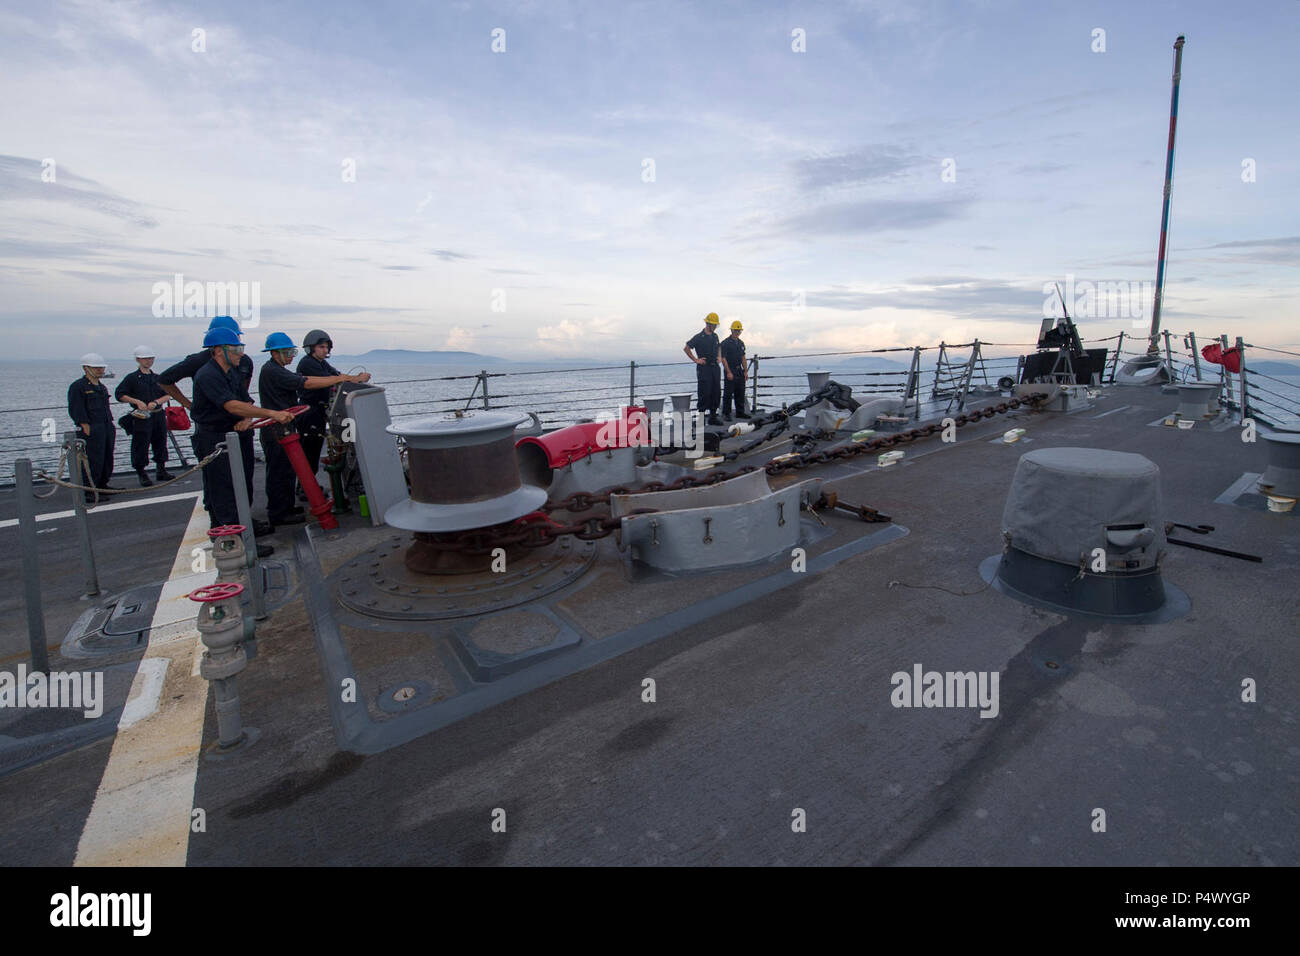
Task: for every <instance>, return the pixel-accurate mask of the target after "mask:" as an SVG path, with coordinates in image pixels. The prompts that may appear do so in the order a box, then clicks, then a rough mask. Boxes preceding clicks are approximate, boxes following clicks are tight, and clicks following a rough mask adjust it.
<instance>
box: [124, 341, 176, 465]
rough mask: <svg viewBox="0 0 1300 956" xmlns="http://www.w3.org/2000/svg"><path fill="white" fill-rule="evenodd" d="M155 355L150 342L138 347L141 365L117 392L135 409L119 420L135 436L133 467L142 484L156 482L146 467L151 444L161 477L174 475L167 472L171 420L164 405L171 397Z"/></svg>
mask: <svg viewBox="0 0 1300 956" xmlns="http://www.w3.org/2000/svg"><path fill="white" fill-rule="evenodd" d="M154 357H155V356H154V351H153V349H151V348H149V347H148V346H147V345H141V346H139V347H137V348H136V350H135V363H136V365H138V366H139V368H137V369H136V370H135V371H134V372H132V373H131V374H130V375H127V376H126V377H125V378H123V379H122V381H121V384H119V385H118V386H117V389H116V390H115V391H114V392H113V397H114V398H116V399H117V400H118V401H119V402H126V403H127V404H128V405H130V406H131V407H132V408H133V409H135V411H134V412H133V413H131V414H128V415H124V416H122V418H121V419H120V420H119V421H120V424H121V425H122V428H123V430H124V431H126V433H127V434H129V435H130V436H131V467H132V468H134V469H135V473H136V475H138V476H139V478H140V487H142V488H147V487H149V486H150V485H152V484H153V482H152V481H151V480H150V479H149V475H148V473H147V472H146V471H145V468H147V467H148V465H149V451H150V449H151V448H152V450H153V460H154V464H155V465H156V466H157V471H156V474H157V475H158V480H159V481H169V480H170V479H171V477H172V476H171V475H170V474H168V472H167V420H166V416H165V415H164V414H163V406H165V405H166V404H167V403H168V402H169V401H170V400H171V399H170V398H169V397H168V396H167V393H166V392H165V391H163V387H162V384H161V383H160V382H159V381H158V376H157V375H156V374H155V373H154V371H153V360H154Z"/></svg>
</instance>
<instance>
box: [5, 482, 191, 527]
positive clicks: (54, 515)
mask: <svg viewBox="0 0 1300 956" xmlns="http://www.w3.org/2000/svg"><path fill="white" fill-rule="evenodd" d="M202 494H203V492H201V491H187V492H184V493H183V494H179V495H160V496H159V497H157V498H141V499H139V500H137V501H116V502H113V503H112V504H107V505H96V506H94V507H92V508H88V509H87V510H88V511H89V512H90V513H91V514H92V515H95V514H99V513H100V512H101V511H125V510H126V509H127V508H142V507H144V506H145V505H160V504H162V503H164V502H166V501H184V500H185V499H186V498H198V497H199V496H200V495H202ZM74 515H76V512H75V511H51V512H48V513H47V514H43V515H37V516H36V520H37V521H59V520H60V519H63V518H71V517H73V516H74ZM17 524H18V519H17V518H6V519H5V520H4V521H0V528H12V527H14V526H15V525H17Z"/></svg>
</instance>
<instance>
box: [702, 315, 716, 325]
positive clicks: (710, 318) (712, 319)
mask: <svg viewBox="0 0 1300 956" xmlns="http://www.w3.org/2000/svg"><path fill="white" fill-rule="evenodd" d="M704 321H705V323H706V324H708V325H717V324H718V313H716V312H710V313H709V314H708V315H706V316H705V317H704Z"/></svg>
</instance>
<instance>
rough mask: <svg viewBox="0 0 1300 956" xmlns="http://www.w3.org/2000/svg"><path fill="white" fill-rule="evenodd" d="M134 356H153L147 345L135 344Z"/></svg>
mask: <svg viewBox="0 0 1300 956" xmlns="http://www.w3.org/2000/svg"><path fill="white" fill-rule="evenodd" d="M135 357H136V358H154V357H155V356H154V354H153V349H151V348H149V346H147V345H137V346H136V347H135Z"/></svg>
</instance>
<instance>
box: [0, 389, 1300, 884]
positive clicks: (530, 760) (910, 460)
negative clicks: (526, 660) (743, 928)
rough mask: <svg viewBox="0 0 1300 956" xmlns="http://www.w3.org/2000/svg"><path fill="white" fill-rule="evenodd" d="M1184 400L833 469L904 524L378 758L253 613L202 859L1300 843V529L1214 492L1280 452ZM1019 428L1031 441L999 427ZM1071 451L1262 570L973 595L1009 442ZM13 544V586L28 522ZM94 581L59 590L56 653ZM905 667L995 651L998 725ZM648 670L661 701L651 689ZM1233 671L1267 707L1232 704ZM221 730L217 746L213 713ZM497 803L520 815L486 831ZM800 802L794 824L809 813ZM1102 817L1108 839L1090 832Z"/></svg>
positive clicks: (96, 751)
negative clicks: (905, 698)
mask: <svg viewBox="0 0 1300 956" xmlns="http://www.w3.org/2000/svg"><path fill="white" fill-rule="evenodd" d="M1176 404H1177V397H1176V396H1172V395H1164V394H1161V393H1160V392H1159V390H1158V389H1122V388H1111V389H1108V390H1106V392H1105V393H1104V395H1103V397H1102V398H1101V399H1099V400H1098V402H1097V406H1096V408H1095V409H1093V410H1087V411H1080V412H1077V413H1072V414H1068V415H1062V414H1055V413H1049V414H1032V415H1030V414H1024V413H1013V415H1014V417H1013V416H998V417H996V418H994V419H992V420H990V421H986V422H983V423H981V424H978V425H973V426H970V427H968V428H965V429H962V430H961V431H960V432H959V438H960V440H959V442H958V443H957V444H956V445H953V446H944V445H941V444H940V442H939V441H938V440H937V438H932V439H927V440H924V441H921V442H916V443H913V444H911V445H907V446H903V447H904V448H905V449H906V451H907V457H906V459H905V462H904V464H902V465H900V466H895V467H893V468H890V469H886V470H871V471H868V472H866V473H856V472H855V471H854V469H856V468H857V467H858V465H856V464H855V465H854V466H853V469H850V468H848V467H845V466H844V465H838V464H837V465H835V466H832V467H831V468H830V469H828V473H830V474H833V475H835V476H836V478H835V481H834V487H836V488H837V489H838V490H839V492H840V494H841V496H842V497H843V498H845V499H847V500H850V501H852V502H854V503H865V504H868V505H871V506H872V507H875V508H877V509H879V510H881V511H883V512H885V513H887V514H890V515H893V516H894V518H895V520H896V521H897V522H898V523H900V524H902V525H905V526H906V527H907V528H908V529H909V531H910V534H909V535H908V536H907V537H905V538H902V539H900V540H897V541H894V542H891V543H889V544H887V545H884V546H883V547H881V548H879V549H876V550H873V551H870V552H868V553H866V554H862V555H859V556H857V557H853V558H851V559H849V560H847V561H845V562H844V563H842V564H839V565H837V566H835V567H834V568H832V569H831V570H830V571H828V572H826V573H822V574H817V575H809V576H808V577H807V578H806V580H801V581H799V582H798V583H795V584H794V585H793V586H791V587H787V588H785V589H783V590H781V591H779V592H776V593H774V594H770V595H768V596H766V597H763V598H760V599H759V600H757V601H754V602H753V603H751V604H749V605H746V606H744V607H742V608H740V609H738V610H736V611H734V612H731V613H729V614H727V615H725V616H724V617H721V618H715V619H712V620H709V621H706V622H704V623H702V624H698V625H695V626H693V627H690V628H688V629H686V630H683V631H680V632H678V633H676V634H673V635H670V636H668V637H665V638H663V639H661V640H659V641H657V642H655V643H652V644H649V645H647V646H645V647H642V648H640V649H637V650H634V651H630V652H628V653H627V654H624V655H623V656H621V657H618V658H615V659H613V660H611V661H608V662H606V663H604V664H600V665H598V666H596V667H593V668H592V669H590V670H587V671H583V672H581V673H578V674H574V675H571V676H569V677H566V678H564V679H562V680H559V681H557V682H555V683H553V684H550V685H548V686H546V687H543V688H540V689H537V690H534V691H532V692H530V693H527V694H525V695H524V696H521V697H518V698H515V699H513V700H509V701H507V702H505V703H503V704H501V705H499V706H497V707H495V708H492V709H490V710H487V711H485V712H483V713H479V714H477V715H474V716H472V717H469V718H467V719H465V720H463V721H461V722H459V723H456V724H453V725H452V726H449V727H447V728H444V729H442V730H440V731H437V732H436V733H433V734H430V735H428V736H426V737H423V738H420V739H418V740H415V741H414V742H412V743H409V744H406V745H403V746H401V747H399V748H396V749H394V750H390V751H387V752H385V753H381V754H378V755H376V756H371V757H365V758H362V757H358V756H355V755H351V754H347V753H340V752H338V751H337V749H336V746H335V739H334V733H333V729H332V727H331V724H330V721H329V716H328V711H327V708H326V704H325V697H324V694H325V689H324V686H323V680H322V674H321V668H320V666H319V663H318V661H317V658H316V652H315V649H314V646H313V642H312V637H311V634H310V632H309V629H308V627H307V623H306V620H307V619H306V612H305V610H304V607H303V605H302V602H301V601H296V600H295V601H293V602H291V603H290V605H289V606H288V607H286V608H284V609H283V610H281V611H280V612H278V613H277V614H276V615H275V617H274V618H273V619H272V620H271V621H270V622H269V623H268V624H267V625H266V626H264V627H262V628H261V629H259V637H260V642H259V643H260V656H259V658H258V659H257V660H256V661H255V662H254V663H253V664H252V665H251V666H250V668H249V669H248V670H247V671H246V672H245V673H244V674H243V675H241V677H240V691H241V696H242V698H243V714H244V719H245V721H246V723H249V724H253V725H255V726H257V727H259V728H260V729H261V731H262V733H263V737H262V739H261V741H260V742H259V743H258V744H257V745H256V746H255V747H254V748H252V749H251V750H249V751H247V752H246V753H244V754H243V755H241V756H240V757H239V758H238V759H235V760H230V761H226V762H221V763H213V762H208V761H203V762H201V763H200V767H199V773H198V780H197V784H196V791H195V797H194V805H195V806H196V807H202V808H203V809H204V810H205V811H206V813H207V833H206V834H196V835H194V836H193V837H192V838H191V840H190V849H189V863H190V864H191V865H210V864H221V865H235V864H244V865H259V864H335V865H336V864H415V865H421V864H466V863H468V864H483V863H488V864H501V863H505V864H822V863H825V864H856V863H874V864H962V865H989V864H992V865H999V864H1033V865H1079V864H1085V865H1087V864H1100V865H1109V864H1134V865H1161V864H1172V865H1202V864H1222V865H1261V864H1265V865H1266V864H1280V865H1295V864H1297V863H1300V837H1298V836H1297V834H1300V825H1298V824H1300V820H1298V819H1297V815H1298V813H1300V810H1298V808H1297V801H1296V799H1295V794H1296V793H1297V791H1298V789H1300V733H1298V732H1297V723H1296V717H1297V713H1296V711H1297V702H1298V701H1300V668H1298V667H1297V662H1298V660H1300V641H1297V637H1298V636H1300V635H1298V634H1297V630H1298V625H1297V622H1298V621H1300V597H1298V595H1297V588H1296V582H1297V581H1300V574H1297V570H1298V569H1300V518H1296V517H1293V516H1283V515H1274V514H1270V513H1268V512H1266V511H1263V510H1258V509H1252V508H1247V507H1241V506H1238V505H1234V504H1221V503H1216V502H1215V498H1216V497H1218V496H1219V495H1220V494H1222V492H1223V491H1224V490H1225V489H1227V488H1228V487H1229V486H1230V485H1231V484H1232V483H1233V482H1234V481H1236V480H1237V479H1238V478H1239V477H1240V476H1241V475H1242V474H1243V473H1244V472H1259V471H1262V469H1263V465H1264V459H1265V451H1264V448H1263V444H1262V443H1257V444H1255V445H1247V444H1243V443H1242V442H1241V441H1240V440H1239V437H1238V431H1237V429H1236V428H1226V429H1220V430H1216V429H1214V428H1213V427H1210V426H1197V428H1195V429H1194V430H1192V431H1190V432H1181V431H1179V430H1177V429H1173V428H1163V427H1151V426H1150V423H1151V422H1152V421H1153V420H1155V419H1156V418H1157V417H1159V416H1160V415H1161V414H1163V413H1166V412H1169V411H1171V410H1172V409H1173V407H1174V406H1175V405H1176ZM1121 406H1128V407H1126V408H1121ZM1116 409H1118V410H1116ZM1107 413H1109V414H1107ZM1013 425H1016V426H1022V427H1026V428H1028V430H1029V434H1028V435H1027V436H1026V438H1027V441H1025V442H1021V443H1018V444H1014V445H1004V444H1001V443H995V442H992V441H990V439H992V438H993V437H994V436H996V435H998V434H1000V433H1001V432H1002V431H1003V430H1005V429H1007V428H1010V427H1012V426H1013ZM1052 445H1072V446H1084V447H1097V448H1111V449H1117V450H1121V451H1132V452H1138V453H1141V454H1144V455H1146V456H1147V457H1149V458H1151V459H1152V460H1153V461H1155V462H1156V463H1157V464H1158V465H1159V466H1160V468H1161V473H1162V481H1163V487H1164V494H1165V517H1166V520H1174V521H1180V522H1184V523H1187V524H1200V523H1207V524H1211V525H1214V526H1215V528H1216V529H1217V530H1216V531H1215V532H1214V534H1213V535H1211V536H1208V537H1206V538H1203V539H1198V540H1204V541H1205V542H1206V543H1211V544H1215V545H1217V546H1219V547H1226V548H1232V549H1238V550H1242V551H1248V552H1253V553H1255V554H1259V555H1262V556H1263V557H1264V563H1263V564H1262V565H1258V564H1248V563H1245V562H1242V561H1237V560H1233V559H1230V558H1225V557H1219V556H1215V555H1211V554H1205V553H1201V552H1196V551H1191V550H1187V549H1183V548H1174V547H1171V548H1170V549H1169V553H1168V555H1167V557H1166V560H1165V562H1164V565H1163V568H1164V574H1165V579H1166V580H1167V581H1170V582H1172V583H1173V584H1176V585H1177V586H1178V587H1180V588H1182V589H1183V590H1184V591H1186V592H1187V593H1188V594H1189V595H1190V597H1191V600H1192V609H1191V612H1190V613H1189V614H1188V615H1186V616H1184V617H1182V618H1180V619H1178V620H1174V621H1171V622H1169V623H1166V624H1161V625H1154V626H1131V625H1122V624H1117V623H1113V622H1099V621H1096V620H1091V619H1070V618H1066V617H1064V616H1062V615H1058V614H1053V613H1050V612H1046V611H1042V610H1037V609H1034V608H1030V607H1027V606H1025V605H1022V604H1019V603H1017V602H1015V601H1013V600H1011V599H1009V598H1008V597H1005V596H1003V595H1001V594H999V593H998V592H996V591H995V590H993V589H991V588H985V589H981V588H982V585H983V582H982V580H981V578H980V577H979V574H978V566H979V563H980V561H981V560H983V559H984V558H986V557H988V556H989V555H991V554H993V553H995V552H997V551H998V550H999V549H1000V548H1001V541H1000V538H999V519H1000V516H1001V511H1002V507H1003V503H1004V500H1005V496H1006V492H1007V488H1008V485H1009V482H1010V480H1011V476H1012V472H1013V471H1014V469H1015V465H1016V461H1017V459H1018V457H1019V455H1020V454H1021V453H1023V452H1025V451H1029V450H1032V449H1035V448H1043V447H1050V446H1052ZM859 460H861V459H859ZM864 464H865V462H864ZM812 473H813V472H811V471H809V472H804V474H805V475H807V474H812ZM259 483H260V482H259ZM0 507H3V508H5V509H7V510H6V512H5V514H4V516H5V517H8V516H11V515H12V504H11V503H4V502H0ZM61 507H62V506H61ZM190 507H191V503H180V504H176V505H164V506H158V507H157V508H155V509H150V511H151V515H150V521H151V523H152V527H151V529H150V531H151V536H150V537H149V540H148V541H144V540H143V539H139V540H138V539H137V538H135V537H129V538H127V539H126V540H124V541H123V543H122V545H120V547H122V548H123V549H124V550H123V551H122V552H121V554H122V558H121V559H116V558H115V561H120V560H132V561H134V562H135V563H134V565H132V566H131V567H130V568H124V569H122V572H121V573H122V578H123V580H122V582H121V584H122V585H123V586H124V585H126V584H128V583H144V582H145V581H148V580H156V579H158V578H160V577H161V576H162V575H163V574H164V573H165V570H160V569H161V568H162V566H163V565H164V564H165V565H167V566H170V563H171V560H172V558H173V556H174V554H175V547H176V542H177V541H179V538H180V534H181V530H182V529H183V525H184V520H185V518H187V517H188V514H189V509H190ZM164 508H166V509H173V510H174V511H175V513H176V515H175V516H174V517H173V515H172V511H171V510H169V511H163V509H164ZM182 512H183V513H184V514H183V515H182V514H181V513H182ZM110 519H111V516H109V515H103V516H101V520H105V521H109V520H110ZM112 520H114V521H116V522H119V523H121V524H122V525H123V527H126V525H127V524H129V523H130V522H129V521H128V520H127V519H125V518H119V519H112ZM166 521H171V522H173V524H172V525H166V524H165V522H166ZM177 521H179V522H180V523H179V524H175V522H177ZM137 530H138V531H139V533H140V534H141V535H143V529H137ZM1175 533H1176V534H1178V532H1175ZM0 535H7V536H8V537H6V538H4V539H3V540H4V541H7V542H11V544H10V547H8V548H6V549H4V552H5V553H4V554H3V555H0V560H3V561H4V562H5V563H6V570H7V571H8V574H7V575H6V579H7V580H13V581H15V582H16V581H18V580H20V578H19V577H18V576H17V574H16V569H17V557H18V555H17V552H16V530H7V531H0ZM169 535H170V536H171V537H170V538H169ZM1182 536H1184V537H1192V535H1190V533H1183V535H1182ZM44 537H46V538H49V539H55V538H56V537H59V536H56V535H48V536H44ZM281 541H283V542H284V543H286V544H287V541H288V536H287V535H284V536H280V537H279V538H277V543H280V542H281ZM51 546H52V547H53V545H51ZM72 548H73V550H71V551H70V552H68V553H66V554H65V553H59V554H58V555H56V554H54V553H53V552H51V555H50V556H49V557H48V559H47V561H48V563H47V567H48V568H66V567H69V566H70V567H71V569H72V572H71V573H72V578H73V581H74V582H75V580H76V574H75V572H76V567H77V565H76V561H77V552H76V550H75V539H73V540H72ZM278 550H281V553H282V554H283V553H287V551H288V548H287V547H285V548H283V549H278ZM277 556H279V555H277ZM60 562H61V563H60ZM150 562H153V563H152V564H151V563H150ZM103 564H104V565H107V564H108V562H107V561H105V562H103ZM137 572H138V574H137ZM113 573H115V574H116V573H117V571H114V572H113ZM151 575H152V577H151ZM105 577H108V575H107V574H105ZM114 581H115V579H114ZM891 581H899V582H904V583H906V584H910V585H941V586H943V587H947V588H950V589H953V590H957V591H976V592H977V593H974V594H972V595H969V596H956V595H953V594H948V593H944V592H942V591H937V590H916V589H908V588H902V587H895V588H892V589H891V588H890V587H889V584H890V582H891ZM105 583H106V585H107V584H108V583H109V582H107V581H106V582H105ZM682 586H683V587H684V588H690V586H691V585H690V582H689V580H683V582H682ZM76 590H77V589H76V588H75V587H69V586H67V585H66V584H65V585H64V586H63V587H62V590H59V591H55V592H53V593H51V594H48V595H47V602H50V603H51V609H50V613H49V615H48V618H49V627H50V633H51V641H52V642H53V641H55V640H57V637H58V636H60V634H61V631H60V629H59V623H58V622H61V621H63V620H64V618H66V617H68V616H69V615H71V617H75V613H73V612H74V611H76V608H73V609H72V610H71V611H70V610H67V609H65V608H63V606H62V604H60V603H59V602H63V603H64V604H66V603H67V602H68V601H75V597H76V595H75V594H74V593H73V592H74V591H76ZM630 593H635V592H630ZM4 600H6V601H7V602H8V604H7V605H6V610H8V611H9V616H8V617H7V619H6V624H5V630H6V633H7V634H10V635H12V634H13V633H14V629H15V628H16V629H17V632H18V633H21V632H22V626H23V618H22V605H21V596H20V594H18V593H17V592H16V588H11V592H10V593H9V594H8V595H6V596H5V598H4ZM67 623H70V618H69V620H68V621H67ZM1048 661H1051V662H1052V663H1054V664H1055V665H1057V666H1056V667H1055V668H1054V669H1052V668H1049V667H1048V666H1047V662H1048ZM916 663H920V664H922V665H923V666H924V668H925V669H926V670H931V669H933V670H940V671H947V670H959V671H968V670H976V671H980V670H996V671H1000V672H1001V675H1002V677H1001V701H1000V706H1001V712H1000V714H999V716H998V717H997V718H995V719H980V718H979V716H978V714H977V712H976V711H975V710H973V709H966V710H961V709H895V708H894V707H892V706H891V705H890V693H891V690H892V685H891V682H890V675H891V674H893V673H894V672H895V671H910V670H911V668H912V666H913V665H914V664H916ZM55 666H57V664H56V665H55ZM646 677H653V678H654V679H655V681H656V682H657V692H658V702H656V703H651V704H647V703H642V702H641V681H642V679H643V678H646ZM1245 678H1253V679H1254V680H1255V681H1256V682H1257V683H1258V702H1257V703H1243V702H1242V701H1241V699H1240V698H1241V683H1242V680H1243V679H1245ZM207 724H208V726H207V728H206V731H205V740H211V739H215V730H216V728H215V716H214V714H213V711H212V707H211V703H209V708H208V718H207ZM110 746H111V741H108V740H106V741H101V742H99V743H96V744H93V745H90V746H87V747H83V748H82V749H80V750H77V751H75V752H72V753H68V754H64V755H62V756H60V757H56V758H53V759H51V760H48V761H46V762H44V763H43V764H40V765H38V766H35V767H31V768H29V769H26V770H22V771H19V772H16V773H13V774H10V775H9V776H6V777H3V778H0V806H4V807H5V813H4V815H3V819H2V820H0V847H3V849H0V862H2V863H6V864H66V863H70V862H71V861H72V857H73V855H74V854H75V850H76V842H77V837H78V834H79V830H80V824H81V822H82V821H83V820H84V818H85V816H86V814H87V812H88V810H89V806H90V802H91V801H92V800H93V796H94V792H95V788H96V786H97V784H98V782H99V777H100V774H101V773H102V770H103V766H104V763H105V761H106V759H107V755H108V751H109V748H110ZM494 808H503V809H504V810H505V811H506V814H507V832H506V833H503V834H497V833H493V832H492V831H491V829H490V824H491V814H492V811H493V809H494ZM794 808H802V809H803V810H805V811H806V813H807V821H808V822H807V832H806V833H794V832H792V830H791V826H790V822H791V813H792V810H793V809H794ZM1094 808H1102V809H1104V810H1105V812H1106V816H1107V829H1106V832H1105V833H1096V832H1093V830H1092V827H1091V824H1092V821H1093V811H1094Z"/></svg>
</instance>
